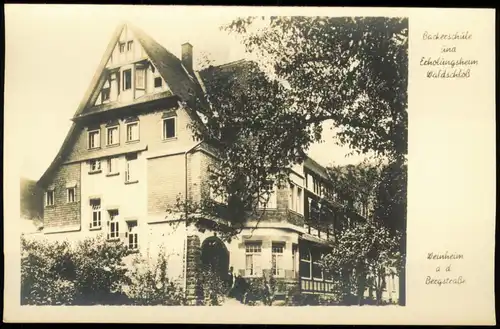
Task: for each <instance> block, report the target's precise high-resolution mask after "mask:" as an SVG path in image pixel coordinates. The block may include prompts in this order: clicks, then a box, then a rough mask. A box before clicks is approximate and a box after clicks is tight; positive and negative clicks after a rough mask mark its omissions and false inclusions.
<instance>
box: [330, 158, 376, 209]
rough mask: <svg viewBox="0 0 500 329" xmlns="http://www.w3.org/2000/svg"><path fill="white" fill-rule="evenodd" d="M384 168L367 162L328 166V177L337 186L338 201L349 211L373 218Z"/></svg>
mask: <svg viewBox="0 0 500 329" xmlns="http://www.w3.org/2000/svg"><path fill="white" fill-rule="evenodd" d="M382 167H383V165H382V164H381V163H372V162H369V161H367V160H365V161H363V162H361V163H358V164H356V165H354V164H349V165H345V166H339V165H332V166H328V167H327V171H328V175H329V178H330V180H331V181H332V183H333V186H335V191H336V194H337V195H336V197H337V199H338V200H340V201H341V202H343V204H344V205H345V207H346V208H347V209H348V210H349V211H354V212H356V213H358V214H360V215H361V216H363V217H365V218H372V217H373V213H374V208H375V204H376V198H377V193H378V188H379V184H380V181H381V171H382Z"/></svg>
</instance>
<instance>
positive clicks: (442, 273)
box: [425, 251, 465, 286]
mask: <svg viewBox="0 0 500 329" xmlns="http://www.w3.org/2000/svg"><path fill="white" fill-rule="evenodd" d="M463 259H464V255H462V254H457V253H449V252H448V251H446V252H444V253H434V252H429V253H428V254H427V260H429V261H433V262H435V263H434V265H435V274H434V275H432V276H431V275H428V276H427V277H426V279H425V284H427V285H437V286H441V285H462V284H464V283H465V279H464V277H462V276H460V275H459V276H457V275H454V273H453V272H454V271H453V269H454V267H455V266H454V265H455V264H452V263H453V262H457V261H462V260H463ZM452 265H453V266H452Z"/></svg>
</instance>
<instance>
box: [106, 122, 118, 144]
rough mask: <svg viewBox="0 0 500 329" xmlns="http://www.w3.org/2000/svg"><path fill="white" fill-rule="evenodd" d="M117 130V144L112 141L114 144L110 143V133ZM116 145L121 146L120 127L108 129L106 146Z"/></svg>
mask: <svg viewBox="0 0 500 329" xmlns="http://www.w3.org/2000/svg"><path fill="white" fill-rule="evenodd" d="M115 129H116V139H117V140H116V142H114V141H111V142H112V143H110V141H109V133H110V131H113V130H115ZM116 145H120V125H115V126H110V127H106V146H116Z"/></svg>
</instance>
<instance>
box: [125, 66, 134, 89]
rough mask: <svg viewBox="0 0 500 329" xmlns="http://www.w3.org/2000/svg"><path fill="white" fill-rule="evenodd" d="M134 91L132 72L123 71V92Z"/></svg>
mask: <svg viewBox="0 0 500 329" xmlns="http://www.w3.org/2000/svg"><path fill="white" fill-rule="evenodd" d="M129 89H132V70H130V69H129V70H125V71H123V90H129Z"/></svg>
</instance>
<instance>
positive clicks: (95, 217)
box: [89, 198, 102, 229]
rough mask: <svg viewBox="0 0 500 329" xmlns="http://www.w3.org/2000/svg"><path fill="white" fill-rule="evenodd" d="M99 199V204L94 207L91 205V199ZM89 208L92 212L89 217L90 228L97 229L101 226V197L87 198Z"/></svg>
mask: <svg viewBox="0 0 500 329" xmlns="http://www.w3.org/2000/svg"><path fill="white" fill-rule="evenodd" d="M97 200H99V206H98V207H94V205H92V201H97ZM89 204H90V209H91V213H92V217H91V218H90V229H97V228H101V227H102V199H101V198H92V199H90V200H89Z"/></svg>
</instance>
